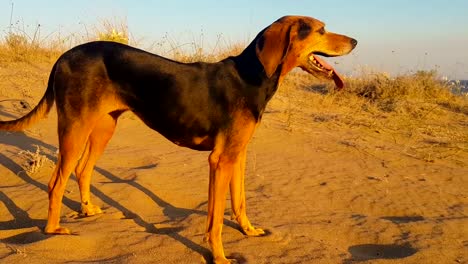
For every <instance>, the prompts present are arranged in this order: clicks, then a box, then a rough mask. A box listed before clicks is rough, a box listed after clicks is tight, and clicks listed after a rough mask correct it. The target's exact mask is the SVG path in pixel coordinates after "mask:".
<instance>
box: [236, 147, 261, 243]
mask: <svg viewBox="0 0 468 264" xmlns="http://www.w3.org/2000/svg"><path fill="white" fill-rule="evenodd" d="M246 156H247V148H245V149H244V150H242V152H241V154H240V156H239V162H238V163H237V164H236V166H235V168H234V169H235V171H234V174H233V175H232V178H231V182H230V191H231V207H232V216H231V219H232V220H236V221H237V222H238V223H239V226H240V227H241V229H242V231H243V232H244V234H246V235H248V236H262V235H264V234H265V231H263V229H261V228H255V227H254V226H252V224H251V223H250V221H249V219H248V218H247V212H246V203H245V183H244V178H245V163H246Z"/></svg>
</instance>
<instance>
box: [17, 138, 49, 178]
mask: <svg viewBox="0 0 468 264" xmlns="http://www.w3.org/2000/svg"><path fill="white" fill-rule="evenodd" d="M35 147H36V151H35V152H31V151H29V150H23V151H20V152H19V153H18V155H20V156H21V157H22V159H23V160H24V162H23V164H22V165H21V166H22V167H23V169H24V171H26V172H27V173H28V174H30V175H32V174H34V173H36V172H38V171H39V170H40V169H41V168H42V167H43V166H44V165H45V164H47V163H49V164H50V163H52V161H51V160H49V159H48V158H47V157H46V156H45V155H43V154H41V148H40V147H39V146H37V145H36V146H35Z"/></svg>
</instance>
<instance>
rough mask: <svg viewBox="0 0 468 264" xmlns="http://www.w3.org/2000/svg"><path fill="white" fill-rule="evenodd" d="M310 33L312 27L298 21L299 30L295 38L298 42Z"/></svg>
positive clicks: (302, 21)
mask: <svg viewBox="0 0 468 264" xmlns="http://www.w3.org/2000/svg"><path fill="white" fill-rule="evenodd" d="M311 31H312V27H311V26H310V25H309V24H308V23H306V22H304V20H302V19H300V20H299V29H298V30H297V36H298V38H299V39H300V40H303V39H305V38H307V36H309V34H310V32H311Z"/></svg>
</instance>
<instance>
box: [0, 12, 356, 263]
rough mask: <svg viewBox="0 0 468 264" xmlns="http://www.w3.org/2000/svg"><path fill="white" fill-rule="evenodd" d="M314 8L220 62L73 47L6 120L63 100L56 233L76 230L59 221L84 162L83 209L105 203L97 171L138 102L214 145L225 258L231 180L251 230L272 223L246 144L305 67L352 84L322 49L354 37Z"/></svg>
mask: <svg viewBox="0 0 468 264" xmlns="http://www.w3.org/2000/svg"><path fill="white" fill-rule="evenodd" d="M324 26H325V24H324V23H323V22H321V21H319V20H316V19H314V18H311V17H305V16H285V17H282V18H280V19H278V20H277V21H275V22H274V23H272V24H271V25H269V26H268V27H266V28H265V29H264V30H262V31H261V32H260V33H259V34H258V35H257V36H256V37H255V39H254V40H253V41H252V42H251V43H250V45H248V46H247V48H245V50H244V51H243V52H242V53H241V54H240V55H238V56H234V57H228V58H226V59H224V60H221V61H219V62H216V63H205V62H196V63H181V62H177V61H173V60H170V59H166V58H163V57H160V56H158V55H155V54H152V53H148V52H145V51H143V50H139V49H136V48H133V47H130V46H127V45H124V44H119V43H114V42H105V41H96V42H90V43H86V44H82V45H79V46H76V47H74V48H72V49H71V50H69V51H67V52H65V53H64V54H63V55H62V56H61V57H60V58H59V59H58V60H57V62H56V63H55V64H54V66H53V68H52V71H51V73H50V76H49V81H48V86H47V90H46V92H45V95H44V96H43V98H42V99H41V101H40V102H39V103H38V105H37V106H36V107H35V108H34V109H33V110H32V111H31V112H29V113H28V114H26V115H25V116H23V117H21V118H19V119H17V120H11V121H0V130H6V131H18V130H23V129H25V128H27V127H28V126H30V125H32V124H33V123H35V122H36V121H38V120H39V119H40V118H44V117H45V116H46V115H47V114H48V112H49V111H50V109H51V107H52V106H53V104H54V102H55V104H56V109H57V115H58V137H59V153H58V159H57V160H58V161H57V164H56V167H55V170H54V172H53V174H52V177H51V179H50V182H49V184H48V188H49V192H48V193H49V209H48V218H47V225H46V227H45V229H44V232H45V233H47V234H70V231H69V230H68V229H67V228H65V227H61V226H60V224H59V218H60V209H61V203H62V197H63V194H64V191H65V185H66V182H67V180H68V178H69V176H70V174H71V173H72V172H73V171H74V172H75V174H76V176H77V178H78V184H79V188H80V195H81V207H82V208H81V210H82V213H83V214H84V215H87V216H90V215H94V214H97V213H101V209H100V208H99V207H98V206H96V205H94V204H92V203H91V201H90V181H91V174H92V171H93V168H94V165H95V163H96V160H97V159H98V157H99V156H100V155H101V154H102V152H103V151H104V148H105V147H106V144H107V143H108V141H109V140H110V138H111V137H112V135H113V133H114V130H115V126H116V122H117V119H118V118H119V116H120V115H121V114H122V113H124V112H126V111H132V112H133V113H134V114H135V115H137V116H138V117H139V118H140V119H141V120H142V121H143V122H144V123H145V124H146V125H147V126H149V127H150V128H152V129H153V130H156V131H157V132H159V133H160V134H161V135H163V136H164V137H166V138H167V139H168V140H170V141H172V142H173V143H175V144H177V145H179V146H183V147H188V148H191V149H194V150H199V151H211V153H210V155H209V157H208V162H209V167H210V174H209V194H208V220H207V224H206V235H205V240H206V241H207V242H208V243H209V245H210V247H211V249H212V254H213V260H214V262H215V263H231V261H232V260H228V259H227V258H226V257H225V254H224V250H223V245H222V239H221V231H222V226H223V217H224V209H225V203H226V199H225V197H226V194H227V191H228V188H229V189H230V194H231V203H232V218H233V219H235V220H236V221H237V222H238V224H239V226H240V228H241V230H242V231H243V232H244V233H245V234H246V235H248V236H262V235H264V234H265V231H264V230H262V229H261V228H256V227H254V226H252V224H251V222H250V220H249V219H248V217H247V214H246V202H245V190H244V171H245V161H246V149H247V144H248V143H249V141H250V139H251V137H252V134H253V133H254V131H255V129H256V127H257V126H258V125H259V124H260V120H261V118H262V115H263V112H264V110H265V107H266V105H267V103H268V101H269V100H270V99H271V98H272V96H273V95H274V93H275V92H276V90H277V89H278V86H279V85H280V83H281V82H282V80H283V79H284V77H285V75H286V74H287V73H288V72H289V71H291V70H292V69H293V68H295V67H300V68H302V69H303V70H305V71H306V72H308V73H310V74H312V75H314V76H316V77H318V78H323V79H330V80H333V81H334V82H335V84H336V86H337V88H339V89H341V88H342V87H343V86H344V83H343V79H342V78H341V77H340V75H339V74H338V73H337V72H336V71H335V69H333V67H331V66H330V65H329V64H327V63H326V62H325V61H324V60H323V59H321V58H320V57H319V56H325V57H333V56H341V55H345V54H348V53H350V52H351V51H352V50H353V49H354V47H355V46H356V45H357V41H356V40H355V39H353V38H350V37H347V36H344V35H340V34H336V33H332V32H328V31H326V30H325V27H324Z"/></svg>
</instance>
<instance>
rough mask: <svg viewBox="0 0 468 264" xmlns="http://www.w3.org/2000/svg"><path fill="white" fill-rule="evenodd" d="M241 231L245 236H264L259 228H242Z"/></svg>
mask: <svg viewBox="0 0 468 264" xmlns="http://www.w3.org/2000/svg"><path fill="white" fill-rule="evenodd" d="M242 231H243V232H244V234H246V235H247V236H264V235H265V234H266V233H265V231H264V230H263V229H261V228H255V227H253V226H249V227H246V228H242Z"/></svg>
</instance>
